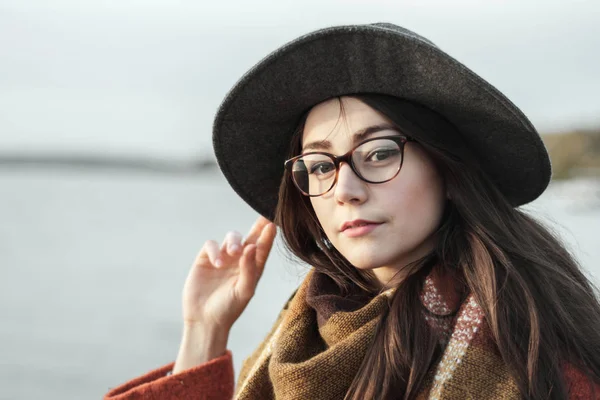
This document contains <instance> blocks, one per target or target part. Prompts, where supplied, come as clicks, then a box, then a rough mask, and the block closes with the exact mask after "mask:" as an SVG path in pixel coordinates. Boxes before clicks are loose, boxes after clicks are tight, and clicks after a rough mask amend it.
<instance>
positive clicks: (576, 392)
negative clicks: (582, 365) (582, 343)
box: [563, 364, 600, 400]
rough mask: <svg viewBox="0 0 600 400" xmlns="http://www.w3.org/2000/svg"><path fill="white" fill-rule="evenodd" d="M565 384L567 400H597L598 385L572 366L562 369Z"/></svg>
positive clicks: (599, 392) (598, 393) (598, 394)
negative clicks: (567, 391)
mask: <svg viewBox="0 0 600 400" xmlns="http://www.w3.org/2000/svg"><path fill="white" fill-rule="evenodd" d="M563 368H564V369H563V371H564V376H565V382H566V384H567V388H568V390H569V400H599V399H600V385H599V384H597V383H595V382H593V381H592V380H591V379H590V378H589V377H588V376H586V375H585V374H584V373H583V372H581V371H580V370H579V369H578V368H576V367H575V366H573V365H572V364H566V365H564V367H563Z"/></svg>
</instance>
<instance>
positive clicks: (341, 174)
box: [334, 162, 367, 204]
mask: <svg viewBox="0 0 600 400" xmlns="http://www.w3.org/2000/svg"><path fill="white" fill-rule="evenodd" d="M366 184H367V183H366V182H364V181H363V180H362V179H360V178H359V177H358V176H357V175H356V174H355V173H354V171H353V170H352V168H351V167H350V165H348V164H347V163H345V162H343V163H341V164H340V170H339V171H338V177H337V183H336V184H335V188H334V196H335V199H336V201H337V202H338V203H340V204H343V203H353V204H361V203H364V202H365V200H366V199H367V187H366Z"/></svg>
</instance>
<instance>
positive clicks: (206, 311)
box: [183, 216, 277, 335]
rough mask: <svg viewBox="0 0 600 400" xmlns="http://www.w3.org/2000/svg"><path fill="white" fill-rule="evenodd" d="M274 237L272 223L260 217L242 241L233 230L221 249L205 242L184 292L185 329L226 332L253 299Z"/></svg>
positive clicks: (240, 236)
mask: <svg viewBox="0 0 600 400" xmlns="http://www.w3.org/2000/svg"><path fill="white" fill-rule="evenodd" d="M276 234H277V228H276V226H275V224H273V223H272V222H270V221H269V220H268V219H266V218H264V217H262V216H261V217H259V218H258V219H257V220H256V222H255V223H254V226H253V227H252V229H251V230H250V232H249V234H248V236H247V238H246V240H245V241H243V240H242V235H241V234H239V233H238V232H235V231H232V232H229V233H227V235H226V236H225V239H224V240H223V243H222V244H221V245H220V246H219V245H218V243H217V242H215V241H214V240H208V241H207V242H205V243H204V246H203V247H202V249H201V250H200V253H199V254H198V256H197V257H196V260H195V261H194V264H193V265H192V267H191V269H190V272H189V274H188V277H187V279H186V282H185V285H184V289H183V321H184V326H185V327H186V328H188V329H194V330H196V331H198V330H201V331H206V332H208V331H210V332H223V333H224V334H226V335H227V334H228V333H229V330H230V329H231V326H232V325H233V323H234V322H235V321H236V320H237V319H238V317H239V316H240V315H241V314H242V312H243V311H244V309H245V308H246V306H247V305H248V302H249V301H250V299H251V298H252V296H254V291H255V289H256V285H257V284H258V280H259V279H260V277H261V276H262V273H263V270H264V267H265V263H266V261H267V257H268V256H269V253H270V251H271V248H272V246H273V241H274V239H275V235H276Z"/></svg>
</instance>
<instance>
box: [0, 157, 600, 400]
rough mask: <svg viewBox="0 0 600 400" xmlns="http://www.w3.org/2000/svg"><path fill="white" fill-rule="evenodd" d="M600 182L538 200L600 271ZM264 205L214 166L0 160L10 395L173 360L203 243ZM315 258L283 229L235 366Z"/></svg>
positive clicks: (237, 332)
mask: <svg viewBox="0 0 600 400" xmlns="http://www.w3.org/2000/svg"><path fill="white" fill-rule="evenodd" d="M11 168H12V167H11ZM599 193H600V191H599V189H598V183H597V182H595V183H594V182H591V183H590V182H585V181H580V182H571V183H561V184H553V185H552V187H551V188H550V189H549V190H548V191H547V192H546V193H545V194H544V195H543V196H542V197H541V198H540V199H539V200H537V201H536V202H534V203H533V204H532V205H530V206H528V207H527V208H528V209H530V210H532V212H534V213H536V215H540V216H541V217H542V218H544V219H545V220H546V221H548V222H549V223H551V224H552V225H553V226H554V227H555V228H556V229H557V230H558V231H559V232H560V234H561V235H562V236H563V237H564V239H565V241H566V242H567V243H568V244H569V245H570V246H571V248H572V249H573V251H574V252H575V254H576V255H577V256H578V257H579V259H580V261H581V262H582V264H583V265H584V267H585V268H586V269H587V270H588V271H589V272H590V274H591V275H592V276H593V279H594V280H595V281H596V282H599V281H600V267H599V266H598V263H597V260H598V259H600V246H599V244H600V241H598V228H599V227H600V196H599ZM255 218H256V214H255V212H254V211H253V210H252V209H250V207H249V206H247V205H246V204H245V203H244V202H243V201H242V200H240V199H239V198H238V197H237V195H236V194H235V193H234V192H233V190H232V189H231V188H230V187H229V186H228V185H227V183H226V182H225V180H224V178H222V177H221V175H220V174H219V173H218V172H216V171H208V172H205V173H200V174H187V175H186V174H179V175H177V174H156V173H143V172H135V173H134V172H126V173H125V172H118V171H107V170H93V169H83V170H69V169H66V168H65V169H61V168H52V169H47V168H46V169H42V168H20V169H15V168H12V169H9V168H8V167H5V168H3V169H0V221H1V223H0V271H1V276H0V299H1V301H0V317H1V318H2V324H1V325H0V354H1V356H0V399H10V400H13V399H42V398H43V399H47V400H54V399H61V400H62V399H98V398H101V396H102V395H103V394H104V393H105V392H106V391H108V390H109V388H111V387H114V386H117V385H118V384H120V383H122V382H124V381H127V380H129V379H131V378H133V377H136V376H138V375H140V374H142V373H144V372H147V371H149V370H151V369H154V368H156V367H159V366H161V365H163V364H165V363H167V362H170V361H172V360H173V359H174V357H175V356H176V354H177V350H178V344H179V339H180V335H181V322H180V320H181V318H180V313H181V311H180V298H181V289H182V286H183V283H184V281H185V278H186V275H187V273H188V269H189V267H190V264H191V262H192V260H193V259H194V257H195V255H196V253H197V251H198V250H199V248H200V247H201V245H202V244H203V243H204V241H205V240H207V239H211V238H213V239H216V240H218V241H221V240H222V238H223V236H224V235H225V233H226V232H227V231H228V230H230V229H236V230H239V231H241V232H242V233H244V234H245V233H246V232H247V230H248V229H249V227H250V226H251V225H252V223H253V222H254V220H255ZM305 272H306V268H305V267H304V266H301V265H297V264H294V263H293V262H291V261H290V260H288V259H287V257H286V255H285V252H284V251H283V250H282V246H281V244H280V243H279V242H278V244H277V245H276V248H275V251H274V252H273V253H272V255H271V258H270V259H269V262H268V263H267V267H266V270H265V274H264V276H263V278H262V280H261V282H260V283H259V287H258V290H257V293H256V296H255V297H254V298H253V300H252V301H251V303H250V305H249V307H248V309H247V310H246V311H245V313H244V314H243V315H242V317H241V318H240V319H239V320H238V322H237V323H236V325H235V326H234V328H233V330H232V332H231V337H230V343H229V348H230V349H232V351H233V353H234V362H235V368H236V372H237V371H239V367H240V363H241V361H242V359H243V358H244V357H246V356H247V355H248V354H249V352H250V351H251V350H252V349H253V348H254V347H255V346H256V345H257V344H258V343H259V342H260V341H261V340H262V338H263V337H264V335H265V334H266V332H267V330H268V329H269V328H270V325H271V323H272V322H273V320H274V318H275V316H276V314H277V312H278V311H279V309H280V307H281V306H282V304H283V303H284V302H285V300H286V299H287V298H288V296H289V295H290V294H291V292H292V291H293V290H294V288H295V287H296V286H297V285H298V284H299V282H300V281H301V278H302V276H303V275H304V273H305Z"/></svg>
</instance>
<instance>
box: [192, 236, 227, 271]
mask: <svg viewBox="0 0 600 400" xmlns="http://www.w3.org/2000/svg"><path fill="white" fill-rule="evenodd" d="M219 253H220V250H219V245H218V244H217V242H215V241H214V240H207V241H206V242H204V246H202V249H201V250H200V253H198V256H197V257H196V260H195V261H194V264H196V265H202V264H204V263H205V262H206V261H208V262H209V263H210V264H212V265H214V266H216V267H220V266H221V265H219V261H220V259H219ZM221 264H222V261H221Z"/></svg>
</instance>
